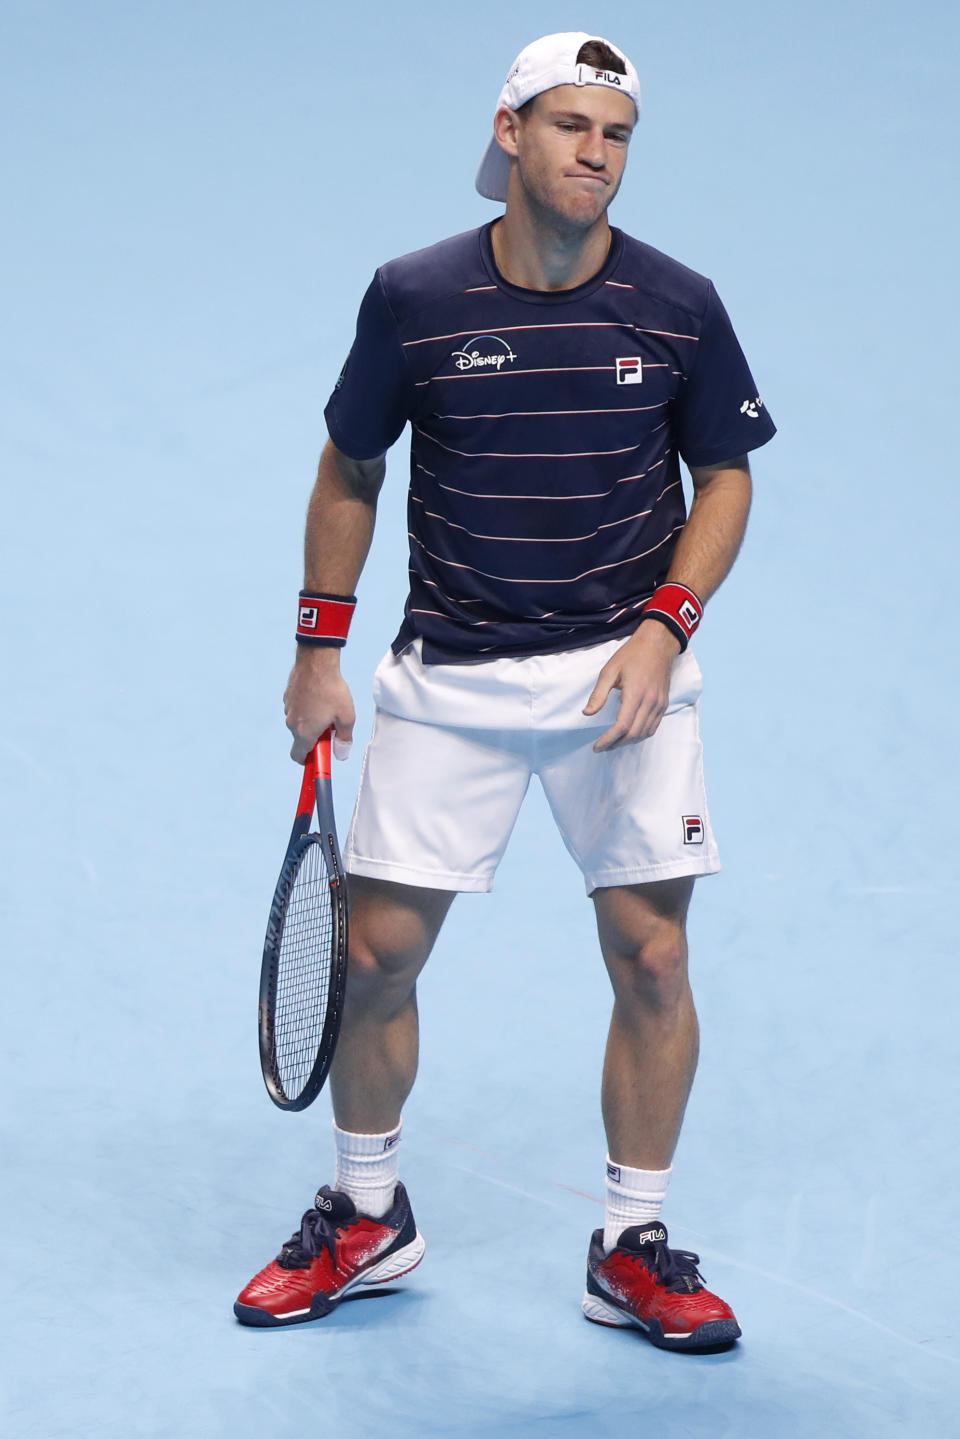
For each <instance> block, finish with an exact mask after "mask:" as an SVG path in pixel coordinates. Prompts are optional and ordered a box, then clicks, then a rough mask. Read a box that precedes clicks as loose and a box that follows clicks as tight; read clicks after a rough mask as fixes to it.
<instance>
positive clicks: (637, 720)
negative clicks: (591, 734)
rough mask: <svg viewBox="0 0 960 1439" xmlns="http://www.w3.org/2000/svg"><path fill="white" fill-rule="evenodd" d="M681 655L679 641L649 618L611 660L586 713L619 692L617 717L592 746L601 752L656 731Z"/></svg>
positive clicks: (599, 707)
mask: <svg viewBox="0 0 960 1439" xmlns="http://www.w3.org/2000/svg"><path fill="white" fill-rule="evenodd" d="M679 653H680V642H679V640H677V639H676V637H675V636H674V635H673V634H671V632H670V631H669V630H668V629H667V627H666V625H662V624H660V622H659V620H654V619H650V620H645V621H644V622H643V624H642V625H640V626H639V627H638V629H637V631H636V633H635V634H633V635H631V637H630V639H628V640H627V642H626V644H624V645H621V646H620V648H619V649H618V650H617V652H616V654H615V655H613V656H612V657H611V658H610V659H608V660H607V663H606V664H605V665H604V667H603V669H602V670H601V671H600V675H599V677H598V679H597V683H596V684H595V685H594V687H593V693H592V694H591V696H590V698H589V699H588V700H587V703H586V705H585V706H584V710H583V713H584V714H585V715H592V714H596V713H597V711H598V710H601V709H602V708H603V706H604V705H605V704H606V702H607V698H608V696H609V694H610V691H611V690H615V689H616V690H619V691H620V708H619V709H618V711H617V717H616V719H615V720H614V722H613V724H612V725H611V726H610V728H609V729H608V730H606V731H605V732H604V733H603V734H602V735H601V736H600V738H599V739H598V740H597V742H596V744H595V745H594V746H593V748H594V751H595V752H596V753H597V754H600V753H601V752H602V751H603V750H607V749H615V748H616V747H617V746H618V745H624V744H636V743H637V741H638V740H642V739H649V738H650V736H651V735H652V734H655V733H656V731H657V727H658V726H659V724H660V721H661V720H662V719H663V716H664V714H665V713H666V708H667V703H668V701H669V698H670V670H671V668H672V666H673V661H674V660H675V659H676V657H677V655H678V654H679Z"/></svg>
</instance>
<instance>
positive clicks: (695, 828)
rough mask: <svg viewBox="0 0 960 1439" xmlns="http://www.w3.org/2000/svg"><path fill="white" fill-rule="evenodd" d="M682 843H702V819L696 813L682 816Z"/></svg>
mask: <svg viewBox="0 0 960 1439" xmlns="http://www.w3.org/2000/svg"><path fill="white" fill-rule="evenodd" d="M683 842H684V844H703V820H702V819H701V818H700V816H699V815H698V814H685V815H684V816H683Z"/></svg>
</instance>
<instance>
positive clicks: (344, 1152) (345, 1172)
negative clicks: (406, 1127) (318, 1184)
mask: <svg viewBox="0 0 960 1439" xmlns="http://www.w3.org/2000/svg"><path fill="white" fill-rule="evenodd" d="M401 1128H402V1121H401V1123H400V1124H398V1125H397V1127H396V1129H391V1130H389V1131H388V1133H386V1134H351V1133H350V1132H349V1130H346V1129H338V1128H337V1124H336V1121H334V1125H333V1139H334V1143H335V1144H336V1147H337V1173H336V1177H335V1178H334V1181H333V1187H334V1189H340V1190H342V1191H343V1193H344V1194H349V1196H350V1198H351V1199H352V1200H353V1202H354V1204H355V1205H356V1206H357V1211H358V1212H359V1213H360V1214H367V1215H369V1216H370V1218H371V1219H382V1218H383V1216H384V1215H385V1214H386V1212H387V1210H388V1209H389V1208H390V1206H391V1205H392V1204H393V1191H394V1190H395V1189H396V1187H397V1178H398V1176H399V1172H400V1155H399V1149H400V1130H401Z"/></svg>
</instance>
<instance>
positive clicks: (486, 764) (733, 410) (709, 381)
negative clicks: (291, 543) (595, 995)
mask: <svg viewBox="0 0 960 1439" xmlns="http://www.w3.org/2000/svg"><path fill="white" fill-rule="evenodd" d="M639 109H640V87H639V82H638V79H637V73H636V71H635V69H634V67H633V65H632V64H631V63H630V61H629V60H628V59H627V58H626V56H625V55H624V54H623V53H622V52H621V51H620V50H618V49H617V48H616V47H615V46H614V45H611V44H610V43H609V42H608V41H606V40H602V39H599V38H596V37H592V36H590V35H587V34H581V33H575V34H561V35H548V36H545V37H544V38H542V39H540V40H536V41H534V43H533V44H532V45H528V46H527V48H526V49H525V50H524V51H523V52H522V53H521V54H520V56H519V57H518V58H517V60H516V62H515V63H514V65H513V66H512V67H511V69H510V73H509V75H508V77H507V80H506V83H505V85H504V87H503V90H502V92H501V94H500V99H499V102H498V105H497V109H496V113H495V116H494V122H493V136H492V138H491V140H490V144H489V146H488V148H487V151H486V153H485V155H484V156H483V159H482V162H481V164H480V169H479V173H478V175H477V188H478V190H479V191H480V193H481V194H482V195H485V196H487V197H489V198H490V199H491V200H496V201H501V202H505V206H506V209H505V213H503V214H502V215H501V216H500V217H499V218H497V219H495V220H494V221H493V222H492V223H490V224H487V225H484V226H482V227H481V228H480V229H479V230H472V231H469V232H468V233H466V234H461V235H457V236H455V237H454V238H453V239H448V240H443V241H441V242H440V243H439V244H437V245H434V246H432V247H431V248H430V249H427V250H423V251H420V252H419V253H417V254H413V255H406V256H404V257H403V258H401V259H398V260H393V261H391V262H390V263H389V264H386V265H384V266H383V267H382V268H381V269H380V270H378V271H377V273H376V275H375V276H374V278H373V281H372V283H371V285H370V287H369V289H368V290H367V293H366V295H365V296H364V299H363V303H362V305H361V307H360V313H359V320H358V324H357V334H356V340H355V343H354V345H353V348H352V350H351V352H350V355H349V357H348V359H347V362H346V364H345V366H344V369H343V371H342V373H341V375H340V378H339V379H338V380H337V383H336V387H335V389H334V392H333V395H332V396H331V399H330V402H329V404H328V406H327V409H326V421H327V427H328V432H329V440H328V442H327V444H326V447H325V449H324V451H323V455H322V457H321V460H320V467H319V474H318V477H317V482H316V486H315V489H314V491H313V495H312V498H311V501H310V507H309V514H308V521H307V535H306V579H305V586H304V590H303V591H302V592H301V599H300V619H299V624H298V634H297V640H298V642H299V648H298V651H297V657H296V663H295V665H294V668H293V672H292V674H291V676H290V682H289V686H288V688H287V692H286V711H287V724H288V726H289V728H290V730H291V731H292V733H293V736H294V740H293V750H292V754H293V757H294V759H295V760H298V761H300V762H302V761H303V760H304V758H305V757H306V755H307V753H308V751H309V750H310V748H311V747H312V746H313V744H314V743H315V742H316V739H317V737H318V735H319V734H320V733H321V732H322V731H323V730H325V729H326V728H327V727H328V726H329V725H333V726H334V727H335V730H336V735H337V739H338V743H339V745H340V746H341V748H342V746H344V745H346V744H348V743H349V742H350V739H351V737H352V730H353V723H354V708H353V703H352V700H351V697H350V692H349V690H348V688H347V685H346V684H345V682H344V680H343V678H342V677H341V674H340V649H341V647H342V645H343V642H344V640H345V638H346V634H347V626H348V623H349V618H350V614H351V612H352V609H353V605H354V603H355V598H354V596H355V590H356V588H357V583H358V580H359V578H360V573H361V570H362V568H363V564H364V560H365V558H366V555H367V551H368V548H369V545H370V540H371V536H372V533H373V527H374V518H375V513H376V504H377V494H378V491H379V489H380V486H381V483H382V481H383V478H384V469H385V465H384V455H385V453H386V451H387V450H388V449H389V448H390V446H391V445H392V444H393V443H394V442H395V441H396V440H397V438H398V437H399V435H400V434H401V432H402V431H403V429H404V427H405V426H406V425H407V424H408V423H409V425H410V427H411V433H412V444H411V474H410V493H409V531H410V593H409V598H408V600H407V603H406V607H405V612H404V618H403V623H402V624H401V626H400V631H399V633H398V635H397V637H396V639H395V640H394V642H393V645H392V647H391V649H390V651H389V652H388V654H387V655H386V657H385V659H384V660H383V661H382V663H381V664H380V666H379V668H378V670H377V673H376V676H375V679H374V695H375V699H376V717H375V721H374V727H373V735H372V738H371V740H370V744H369V746H368V748H367V752H366V757H365V760H364V765H363V774H362V778H361V782H360V791H359V795H358V798H357V805H356V812H355V814H354V818H353V823H352V825H351V828H350V832H349V835H348V838H347V842H346V845H345V848H344V860H345V864H346V868H347V870H348V871H349V873H350V893H351V904H352V914H351V941H352V943H351V957H350V978H349V984H348V997H347V1004H346V1009H345V1013H344V1018H343V1027H342V1030H341V1035H340V1042H339V1047H338V1050H337V1054H336V1058H335V1061H334V1066H333V1070H332V1072H331V1088H332V1094H333V1104H334V1114H335V1124H334V1139H335V1143H336V1174H335V1177H334V1182H333V1185H332V1186H331V1187H327V1186H325V1187H324V1188H322V1189H321V1190H320V1192H319V1194H318V1195H317V1197H316V1200H315V1204H314V1207H313V1208H312V1209H310V1210H308V1211H307V1213H306V1214H305V1215H304V1216H303V1219H302V1222H301V1225H300V1228H299V1230H298V1232H297V1233H296V1234H295V1235H294V1236H293V1238H292V1239H290V1240H289V1241H288V1242H287V1243H286V1244H285V1245H284V1246H283V1248H282V1250H281V1252H280V1254H279V1256H278V1258H277V1259H276V1260H273V1261H272V1262H271V1263H269V1264H268V1265H267V1267H266V1268H265V1269H263V1270H261V1272H260V1273H259V1274H258V1275H257V1276H256V1277H255V1278H254V1279H253V1280H251V1282H250V1283H249V1284H248V1285H247V1287H246V1288H245V1289H244V1290H243V1292H242V1294H241V1295H240V1297H239V1299H238V1301H237V1304H236V1306H235V1312H236V1314H237V1315H238V1317H239V1318H240V1319H241V1320H242V1321H243V1322H244V1323H249V1324H261V1325H273V1324H290V1323H296V1322H299V1321H303V1320H308V1319H313V1318H316V1317H318V1316H320V1315H323V1314H327V1313H329V1311H330V1310H331V1309H332V1308H333V1307H334V1306H335V1305H336V1303H337V1302H338V1301H339V1300H340V1299H342V1298H343V1297H344V1296H345V1295H346V1294H348V1293H349V1292H350V1291H351V1290H352V1289H353V1288H355V1287H356V1286H357V1285H359V1284H373V1283H382V1282H384V1281H385V1280H388V1279H394V1278H396V1277H398V1276H399V1275H400V1274H402V1273H404V1272H406V1271H407V1270H409V1269H412V1268H413V1267H414V1265H416V1264H418V1263H419V1261H420V1259H421V1258H422V1256H423V1252H424V1243H423V1240H422V1238H421V1237H420V1235H419V1233H418V1231H417V1228H416V1225H415V1223H414V1220H413V1215H412V1212H411V1208H410V1203H409V1200H408V1198H407V1194H406V1191H405V1189H404V1187H403V1185H402V1184H401V1183H400V1181H399V1161H400V1150H401V1144H400V1134H401V1110H402V1107H403V1104H404V1101H405V1099H406V1097H407V1095H408V1094H409V1092H410V1089H411V1086H412V1084H413V1080H414V1075H415V1073H416V1068H417V1001H416V982H417V976H418V974H419V973H420V970H421V968H422V967H423V965H424V963H425V962H426V959H427V957H428V955H429V954H430V951H431V948H432V946H433V944H434V941H435V940H436V937H437V934H438V932H439V930H440V927H441V924H442V923H443V919H444V916H445V915H446V913H447V911H448V909H449V907H450V905H451V903H452V901H453V897H454V895H455V894H456V893H458V892H460V891H484V890H489V889H490V888H491V886H492V884H493V877H494V873H495V871H496V868H497V864H498V862H499V860H500V857H501V855H502V854H503V851H504V848H505V846H506V843H507V839H508V837H509V834H510V831H511V828H512V826H513V823H514V820H515V819H516V816H517V812H518V810H519V807H520V804H521V802H522V800H523V796H524V793H525V791H526V788H527V785H528V783H529V780H530V777H531V775H533V774H536V775H538V776H539V778H540V781H541V783H542V785H543V787H544V790H545V792H546V795H547V799H548V801H549V803H550V807H551V809H552V811H553V815H554V818H555V820H556V823H557V825H558V827H559V829H560V833H561V835H562V836H563V840H564V843H565V844H566V846H567V848H568V850H569V851H570V853H571V855H572V856H573V858H574V860H575V861H576V863H577V864H578V865H579V867H580V869H581V871H582V873H583V877H584V881H585V884H586V890H587V893H588V895H589V896H590V898H591V899H592V900H593V904H594V909H595V912H596V920H597V929H598V934H599V942H600V949H601V952H602V955H603V959H604V961H605V964H606V968H607V972H608V974H609V976H610V981H611V984H612V988H613V1016H612V1020H611V1023H610V1033H609V1038H608V1041H607V1049H606V1058H605V1062H604V1068H603V1085H602V1105H603V1119H604V1124H605V1128H606V1138H607V1148H608V1156H607V1163H606V1214H605V1219H604V1224H603V1227H602V1228H600V1229H597V1230H596V1232H595V1233H594V1235H593V1238H592V1240H591V1243H590V1246H589V1256H588V1262H587V1285H586V1293H585V1295H584V1299H583V1312H584V1314H585V1315H586V1317H587V1318H588V1319H591V1320H594V1321H596V1322H597V1323H600V1324H608V1325H618V1326H619V1325H636V1326H638V1327H639V1328H640V1329H641V1330H642V1331H643V1333H645V1334H646V1335H647V1337H648V1338H649V1339H650V1340H652V1341H653V1343H655V1344H657V1345H660V1346H663V1347H667V1348H673V1349H682V1350H698V1349H704V1348H707V1347H712V1346H715V1345H717V1344H724V1343H730V1342H732V1341H733V1340H735V1339H736V1338H737V1337H738V1336H739V1334H740V1328H739V1326H738V1324H737V1321H736V1318H735V1316H734V1314H733V1311H732V1309H731V1308H730V1307H729V1305H728V1304H726V1303H725V1302H724V1301H723V1300H722V1299H720V1298H718V1297H717V1296H716V1295H715V1294H712V1293H711V1292H710V1291H709V1290H708V1289H707V1288H706V1286H705V1284H704V1281H703V1279H702V1277H701V1275H700V1273H699V1270H698V1264H699V1259H698V1256H697V1255H695V1254H691V1253H689V1252H686V1251H683V1250H679V1249H675V1248H672V1247H671V1246H670V1245H669V1243H668V1237H667V1230H666V1228H665V1227H664V1225H663V1223H662V1222H661V1218H660V1215H661V1207H662V1205H663V1202H664V1197H665V1195H666V1192H667V1183H668V1180H669V1177H670V1172H671V1160H672V1156H673V1152H674V1147H675V1145H676V1142H677V1137H678V1134H679V1131H680V1125H681V1122H682V1119H683V1113H684V1108H685V1105H686V1102H687V1096H688V1094H689V1091H690V1085H691V1082H692V1080H693V1075H694V1070H695V1068H696V1062H697V1017H696V1012H695V1010H694V1004H693V999H692V996H691V992H690V984H689V981H688V977H687V941H686V932H685V922H686V916H687V909H688V906H689V903H690V898H691V894H692V892H693V884H694V880H695V879H696V877H697V876H698V875H705V874H712V873H714V872H715V871H716V870H717V869H719V867H720V866H719V860H718V856H717V847H716V844H715V842H714V837H713V833H712V830H711V826H710V816H709V813H708V809H707V799H706V794H705V792H704V784H703V767H702V758H701V743H700V731H699V702H700V690H701V678H700V671H699V668H698V666H697V661H696V659H695V658H694V654H693V651H692V650H691V648H690V647H689V641H690V639H691V637H692V636H693V634H694V632H695V631H696V629H697V627H698V625H699V624H700V620H701V616H702V613H703V608H704V605H705V603H706V602H707V601H708V600H709V599H710V596H711V595H712V594H713V593H714V591H715V590H716V589H717V587H718V585H720V584H721V582H722V581H723V579H724V577H725V576H726V574H727V573H728V571H729V569H730V567H731V565H732V564H733V561H734V558H735V556H736V554H737V551H738V549H739V547H740V542H741V540H742V538H743V533H744V528H745V525H746V520H747V512H748V509H749V505H750V493H751V481H750V471H749V465H748V460H747V455H748V452H749V451H751V450H753V449H756V448H757V447H758V446H760V445H763V444H765V443H766V442H767V441H768V440H769V439H770V438H771V437H772V435H773V434H774V425H773V424H772V422H771V420H770V417H769V415H768V414H767V411H766V409H765V407H764V405H763V403H762V401H761V399H760V398H759V396H758V395H757V387H756V385H755V383H754V381H753V378H752V377H751V374H750V371H749V369H748V367H747V363H746V360H745V359H744V356H743V353H742V351H741V349H740V346H739V344H738V342H737V339H736V337H735V335H734V332H733V329H732V328H731V325H730V321H729V319H728V318H727V315H726V313H725V311H724V308H723V306H722V304H721V303H720V300H719V298H718V297H717V294H716V291H715V290H714V288H713V286H712V284H711V283H710V281H709V280H706V279H704V278H702V277H701V276H700V275H698V274H695V273H693V272H692V271H691V270H688V269H686V268H685V267H684V266H683V265H681V264H678V263H677V262H676V261H675V260H672V259H669V258H668V257H667V256H666V255H663V254H661V253H659V252H658V251H656V250H654V249H652V248H651V247H650V246H648V245H646V244H643V243H641V242H640V241H638V240H634V239H631V238H630V237H629V236H628V235H625V234H623V233H622V232H621V231H619V230H617V229H614V228H612V227H611V226H610V224H609V222H608V219H607V213H608V210H609V207H610V204H611V202H612V201H613V198H614V196H615V195H616V193H617V190H618V188H619V186H620V182H621V180H622V178H623V173H624V167H625V164H626V159H627V152H628V149H629V145H630V139H631V135H632V132H633V129H634V126H635V123H636V121H637V116H638V113H639ZM681 460H682V461H683V462H684V463H685V465H686V466H687V467H688V469H689V472H690V477H691V481H692V493H693V499H692V503H691V506H690V510H689V514H687V512H686V507H685V502H684V494H683V487H682V482H681V470H680V462H681Z"/></svg>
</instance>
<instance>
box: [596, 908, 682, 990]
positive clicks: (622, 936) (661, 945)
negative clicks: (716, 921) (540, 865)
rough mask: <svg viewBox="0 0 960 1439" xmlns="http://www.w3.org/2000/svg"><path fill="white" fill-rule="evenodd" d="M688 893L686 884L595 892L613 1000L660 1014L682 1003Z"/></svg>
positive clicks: (601, 941) (599, 926)
mask: <svg viewBox="0 0 960 1439" xmlns="http://www.w3.org/2000/svg"><path fill="white" fill-rule="evenodd" d="M689 896H690V891H689V887H688V885H687V884H686V882H684V883H682V884H681V885H679V886H678V885H677V884H676V883H674V884H673V885H670V886H668V885H662V886H652V885H643V886H635V887H632V888H630V889H625V890H620V891H618V892H608V893H607V894H606V895H604V894H602V892H600V891H598V892H597V895H596V896H595V899H596V900H597V904H596V908H597V922H598V929H599V934H600V943H601V948H602V950H603V957H604V960H605V962H606V965H607V970H608V972H609V975H610V980H611V983H612V984H613V989H614V994H615V995H616V998H617V1000H618V1002H619V1003H622V1004H626V1005H627V1006H628V1007H630V1008H641V1009H643V1010H647V1011H650V1012H653V1013H657V1014H663V1013H667V1012H669V1011H671V1010H675V1009H676V1008H677V1007H678V1006H679V1005H681V1004H682V1003H684V1002H685V1000H686V997H687V995H688V993H689V982H688V978H687V936H686V912H687V904H688V902H689Z"/></svg>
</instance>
